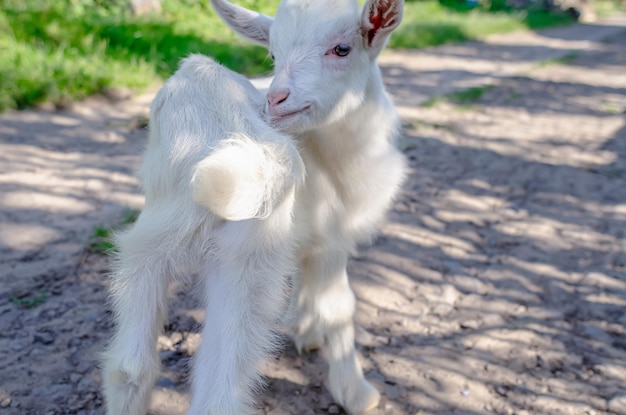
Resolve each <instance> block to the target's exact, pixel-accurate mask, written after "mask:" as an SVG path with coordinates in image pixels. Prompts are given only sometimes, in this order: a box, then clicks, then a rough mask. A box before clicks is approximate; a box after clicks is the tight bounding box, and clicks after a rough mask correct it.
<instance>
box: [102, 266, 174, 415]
mask: <svg viewBox="0 0 626 415" xmlns="http://www.w3.org/2000/svg"><path fill="white" fill-rule="evenodd" d="M129 262H130V261H129V258H126V259H122V260H121V261H120V264H119V266H118V270H117V272H116V273H114V275H113V281H112V300H113V307H114V313H115V318H116V323H117V328H116V332H115V334H114V336H113V341H112V342H111V344H110V345H109V347H108V349H107V350H106V351H105V353H104V362H103V363H104V365H103V384H104V397H105V401H106V406H107V414H108V415H121V414H124V415H143V414H145V413H146V411H147V407H148V404H149V401H150V392H151V390H152V387H153V384H154V381H155V380H156V377H157V376H158V374H159V369H160V362H159V357H158V354H157V349H156V340H157V337H158V335H159V333H160V330H161V327H162V325H163V318H164V315H165V302H166V291H167V279H166V277H165V276H164V275H163V274H162V273H163V268H162V267H160V266H158V261H152V262H151V261H150V259H149V258H145V261H143V260H142V263H141V264H138V263H136V264H132V265H131V264H130V263H129Z"/></svg>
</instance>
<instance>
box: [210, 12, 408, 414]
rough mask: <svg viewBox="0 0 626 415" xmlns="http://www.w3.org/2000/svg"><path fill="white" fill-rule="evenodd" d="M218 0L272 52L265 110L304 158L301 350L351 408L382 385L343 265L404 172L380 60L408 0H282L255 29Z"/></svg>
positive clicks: (299, 218)
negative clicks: (357, 339)
mask: <svg viewBox="0 0 626 415" xmlns="http://www.w3.org/2000/svg"><path fill="white" fill-rule="evenodd" d="M212 3H213V6H214V7H215V8H216V10H218V13H219V14H220V15H221V16H222V18H224V19H225V21H226V22H227V23H228V24H229V25H230V26H231V27H232V28H233V29H234V30H236V31H237V32H239V33H240V34H242V35H243V36H244V37H247V38H251V39H253V40H254V41H255V42H256V43H261V44H264V45H265V46H267V48H268V50H269V52H270V54H271V55H272V56H273V57H274V61H275V76H274V79H273V81H272V84H271V85H270V87H269V90H268V92H267V102H266V106H265V107H266V108H265V109H266V114H267V120H268V122H269V123H270V125H272V126H274V127H276V128H277V129H279V130H282V131H284V132H288V133H291V134H293V135H294V137H295V138H296V139H297V141H298V142H299V143H300V152H301V155H302V158H303V160H304V163H305V166H306V172H307V176H306V182H305V185H304V186H303V187H302V188H301V189H300V190H299V191H298V192H297V194H296V206H295V210H294V213H295V224H296V226H295V232H296V234H297V237H296V240H297V244H298V252H297V255H298V261H299V266H300V272H299V277H300V278H298V279H297V280H296V282H297V283H298V286H297V290H296V293H295V295H294V297H293V298H292V301H291V304H290V305H291V311H292V316H291V319H290V326H291V328H292V334H293V338H294V341H295V343H296V346H297V347H298V349H299V350H307V349H313V348H319V347H322V348H323V349H325V352H326V357H327V359H328V363H329V379H328V387H329V389H330V391H331V393H332V395H333V397H334V398H335V399H336V401H337V402H338V403H340V404H341V405H342V406H343V407H344V408H345V409H346V410H347V411H348V412H349V413H351V414H356V413H361V412H364V411H366V410H368V409H371V408H373V407H374V406H376V405H377V404H378V400H379V394H378V392H377V391H376V390H375V389H374V388H373V387H372V386H371V385H370V384H369V383H368V382H367V381H366V380H365V378H364V376H363V373H362V370H361V367H360V365H359V362H358V360H357V358H356V352H355V348H354V328H353V322H352V318H353V314H354V310H355V298H354V294H353V293H352V290H351V289H350V286H349V282H348V275H347V273H346V265H347V262H348V257H349V255H350V254H351V253H353V252H354V250H355V249H356V246H357V244H358V243H359V242H361V241H364V240H367V239H368V238H370V237H371V235H372V234H373V233H374V232H375V230H376V229H377V227H378V225H379V224H380V222H381V221H382V220H383V219H384V215H385V212H386V210H387V208H388V206H389V204H390V202H391V200H392V198H393V196H394V195H395V193H396V191H397V190H398V188H399V186H400V184H401V181H402V179H403V176H404V173H403V171H404V159H403V157H402V155H401V154H400V152H399V151H398V150H397V149H396V148H395V146H394V141H395V136H396V134H397V130H398V118H397V115H396V112H395V110H394V108H393V106H392V104H391V102H390V100H389V98H388V97H387V95H386V94H385V91H384V87H383V82H382V77H381V75H380V71H379V69H378V66H377V64H376V58H377V57H378V54H379V53H380V51H381V50H382V48H383V47H384V45H385V43H386V41H387V39H388V36H389V34H390V33H391V32H392V31H393V30H394V29H395V28H396V27H397V26H398V25H399V24H400V21H401V19H402V8H403V2H402V1H401V0H369V1H367V2H366V4H365V6H364V7H363V9H362V10H360V9H359V6H358V4H357V2H356V1H355V0H283V2H282V3H281V4H280V6H279V8H278V11H277V13H276V17H275V18H274V19H273V20H272V18H271V17H268V16H263V17H262V18H257V19H255V20H254V22H255V29H254V30H248V29H246V28H245V27H243V26H242V25H241V24H240V22H241V20H242V19H244V17H241V15H240V14H239V13H238V12H237V11H236V9H235V8H234V7H233V6H232V5H231V4H230V3H228V2H226V1H224V0H212ZM228 16H231V17H230V18H229V17H228ZM232 16H235V17H232ZM236 16H240V17H236ZM377 16H379V17H380V19H379V18H377ZM259 34H264V35H261V36H260V35H259ZM264 36H265V37H264ZM340 44H341V45H348V46H350V47H351V51H350V53H349V54H348V55H347V56H344V57H341V56H338V55H336V54H334V53H333V50H334V48H335V46H337V45H340Z"/></svg>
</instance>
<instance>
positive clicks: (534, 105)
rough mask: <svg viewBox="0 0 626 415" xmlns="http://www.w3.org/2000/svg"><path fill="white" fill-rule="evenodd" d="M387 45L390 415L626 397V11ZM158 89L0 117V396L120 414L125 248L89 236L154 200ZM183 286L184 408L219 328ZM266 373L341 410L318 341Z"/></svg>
mask: <svg viewBox="0 0 626 415" xmlns="http://www.w3.org/2000/svg"><path fill="white" fill-rule="evenodd" d="M381 63H382V66H383V71H384V74H385V80H386V82H387V84H388V86H389V89H390V92H391V94H392V95H393V97H394V99H395V101H396V102H397V104H398V106H399V108H400V112H401V114H402V116H403V120H404V126H405V128H404V137H403V139H402V141H401V146H402V148H403V150H404V151H405V153H406V155H407V157H408V159H409V166H410V168H409V175H408V180H407V182H406V184H405V186H404V189H403V191H402V194H401V195H400V197H399V198H398V201H397V203H396V204H395V206H394V209H393V211H392V212H391V213H390V220H389V223H388V224H387V225H386V226H385V228H384V229H383V232H382V234H381V237H380V238H378V240H377V241H376V243H375V244H374V245H373V246H372V247H369V248H367V249H364V250H363V252H362V254H361V255H360V257H359V258H355V259H354V260H353V261H352V262H351V264H350V272H351V275H352V277H353V278H352V281H353V286H354V289H355V291H356V293H357V295H358V297H359V300H360V302H359V309H358V316H357V322H358V326H359V329H358V344H359V351H360V353H361V355H362V361H363V363H364V367H365V369H366V371H367V376H368V378H370V379H372V381H373V382H375V383H376V384H377V385H378V386H379V388H380V389H381V390H382V391H383V401H382V402H381V404H380V406H379V408H378V409H377V410H375V411H374V412H372V414H374V415H379V414H410V415H415V414H424V415H425V414H468V415H477V414H581V415H582V414H596V415H599V414H626V314H625V309H626V308H625V306H626V243H625V242H624V240H625V233H626V69H625V68H626V18H624V17H617V18H613V19H610V20H605V21H602V22H600V23H597V24H593V25H576V26H571V27H566V28H558V29H551V30H547V31H542V32H539V33H528V34H510V35H501V36H495V37H490V38H488V39H487V40H485V41H483V42H471V43H466V44H462V45H452V46H445V47H439V48H433V49H428V50H425V51H411V52H390V53H388V54H386V55H385V56H384V57H383V58H382V60H381ZM470 87H477V88H476V89H474V90H473V93H471V94H470V93H467V92H466V91H467V89H468V88H470ZM453 91H457V92H458V91H465V92H463V93H459V94H457V95H456V96H448V98H446V97H445V96H446V94H449V93H450V92H453ZM434 97H440V99H433V98H434ZM441 97H443V98H441ZM454 98H456V99H457V100H459V99H465V102H463V103H460V102H457V101H455V100H454ZM150 99H151V95H150V94H147V95H144V96H141V97H137V98H134V99H132V100H129V101H124V102H118V103H115V104H111V103H110V102H105V101H102V100H97V99H91V100H88V101H86V102H84V103H80V104H76V106H75V108H74V109H73V110H71V111H65V112H54V111H24V112H9V113H7V114H4V115H3V116H2V117H0V415H4V414H11V415H17V414H20V415H30V414H37V415H39V414H42V415H47V414H103V413H104V412H103V408H102V400H101V395H100V392H99V380H100V377H99V372H98V369H97V367H96V362H97V359H98V353H99V351H100V350H101V349H102V347H103V344H104V343H105V342H106V340H107V338H108V336H109V332H110V329H111V320H110V316H109V314H108V309H107V305H106V272H107V269H108V268H107V267H108V263H107V259H106V258H105V257H103V256H100V255H97V254H94V253H90V252H88V251H86V250H85V246H86V245H87V243H88V240H89V236H90V235H91V234H92V232H93V230H94V228H95V227H96V226H99V225H112V224H115V223H119V222H120V221H121V220H122V217H123V216H124V211H126V210H128V209H139V208H141V205H142V198H141V196H140V194H139V193H138V189H137V182H136V180H135V178H134V175H133V171H134V169H135V168H136V166H137V163H138V160H139V154H140V151H141V149H142V147H143V145H144V143H145V131H144V130H143V129H141V128H138V125H141V122H140V121H138V120H140V119H141V118H142V117H145V116H146V114H147V107H148V104H149V102H150ZM424 103H427V104H428V105H423V104H424ZM173 302H174V303H175V304H174V305H175V307H174V310H173V311H172V314H171V320H170V324H169V325H168V326H167V330H166V334H165V335H163V336H162V337H161V338H160V341H159V348H160V350H161V357H162V361H163V375H162V377H161V378H160V379H159V381H158V383H157V385H156V387H155V396H154V402H153V405H152V408H153V409H152V413H153V414H154V415H165V414H172V415H173V414H181V413H183V412H184V409H185V406H186V403H187V400H188V395H187V386H186V383H185V376H186V374H187V370H186V363H187V362H188V360H189V358H190V355H191V354H192V353H193V351H194V349H195V347H196V346H197V343H198V340H199V338H198V334H197V332H198V323H199V322H201V321H202V312H201V310H199V309H198V308H196V306H195V304H194V302H193V299H191V298H189V297H188V296H185V295H183V294H174V295H173ZM29 303H32V304H29ZM29 305H32V306H33V307H27V306H29ZM263 370H264V373H265V374H266V376H267V381H268V388H267V389H266V390H265V392H264V393H263V394H262V396H261V397H260V399H259V402H260V403H261V407H262V409H261V410H260V413H267V414H272V415H281V414H298V415H300V414H324V413H341V411H340V409H339V408H338V407H337V406H335V405H333V404H332V401H331V398H330V395H329V394H328V392H327V391H326V390H325V388H324V385H323V382H324V380H323V373H324V371H325V368H324V364H323V360H322V359H321V357H320V356H318V355H316V354H313V355H308V356H304V357H299V356H297V355H296V353H295V351H294V349H293V347H291V346H290V345H288V346H287V347H286V350H285V351H284V352H283V353H282V354H281V355H280V356H279V357H277V358H276V359H273V360H271V361H269V362H267V364H265V365H264V368H263Z"/></svg>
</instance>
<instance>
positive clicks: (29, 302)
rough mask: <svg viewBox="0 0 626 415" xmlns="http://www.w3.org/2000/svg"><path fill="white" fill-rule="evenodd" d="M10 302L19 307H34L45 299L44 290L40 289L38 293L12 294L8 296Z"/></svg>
mask: <svg viewBox="0 0 626 415" xmlns="http://www.w3.org/2000/svg"><path fill="white" fill-rule="evenodd" d="M9 299H10V300H11V302H12V303H13V304H15V305H16V306H17V307H19V308H35V307H37V306H39V305H41V304H43V303H44V302H45V301H46V292H45V291H41V292H39V293H38V294H33V295H28V296H23V297H19V298H18V297H17V296H15V295H12V296H10V297H9Z"/></svg>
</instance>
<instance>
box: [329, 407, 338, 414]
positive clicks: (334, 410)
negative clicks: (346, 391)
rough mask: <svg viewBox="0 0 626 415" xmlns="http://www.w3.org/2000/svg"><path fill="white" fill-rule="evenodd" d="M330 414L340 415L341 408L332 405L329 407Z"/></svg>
mask: <svg viewBox="0 0 626 415" xmlns="http://www.w3.org/2000/svg"><path fill="white" fill-rule="evenodd" d="M328 413H329V414H338V413H339V407H338V406H337V405H331V406H329V407H328Z"/></svg>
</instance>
